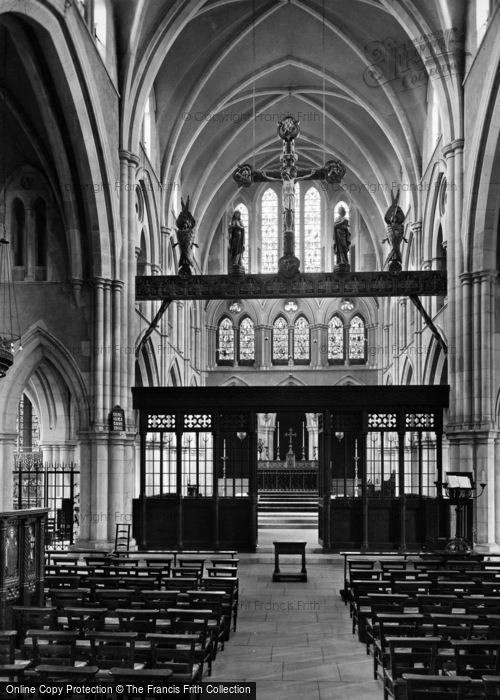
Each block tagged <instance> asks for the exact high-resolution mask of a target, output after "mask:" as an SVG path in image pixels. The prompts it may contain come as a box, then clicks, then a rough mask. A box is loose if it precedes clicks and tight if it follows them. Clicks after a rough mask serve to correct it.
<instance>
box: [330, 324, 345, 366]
mask: <svg viewBox="0 0 500 700" xmlns="http://www.w3.org/2000/svg"><path fill="white" fill-rule="evenodd" d="M344 360H345V349H344V324H343V322H342V319H341V318H340V316H337V315H335V316H332V318H331V320H330V323H329V324H328V362H330V363H332V364H333V363H335V362H344Z"/></svg>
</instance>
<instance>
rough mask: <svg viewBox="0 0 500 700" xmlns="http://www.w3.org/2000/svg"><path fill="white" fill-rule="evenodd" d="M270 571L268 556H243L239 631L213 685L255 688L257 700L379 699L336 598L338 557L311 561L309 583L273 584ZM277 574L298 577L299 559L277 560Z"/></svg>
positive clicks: (216, 669) (366, 658)
mask: <svg viewBox="0 0 500 700" xmlns="http://www.w3.org/2000/svg"><path fill="white" fill-rule="evenodd" d="M274 539H280V538H279V537H277V532H274ZM296 539H304V538H303V537H297V536H296ZM266 549H267V548H266ZM308 551H309V548H308ZM273 567H274V560H273V555H272V554H271V553H270V552H268V553H263V552H260V553H257V554H248V555H245V554H240V565H239V576H240V607H239V615H238V629H237V631H236V633H234V634H233V635H232V636H231V640H230V642H229V643H228V645H227V646H226V649H225V650H224V652H223V653H222V654H221V655H220V656H218V658H217V660H216V662H215V664H214V669H213V675H212V678H211V680H219V681H256V682H257V698H258V700H268V699H269V700H271V698H272V699H273V700H281V698H283V700H285V698H287V699H290V700H293V699H295V698H300V699H301V700H333V699H335V700H337V699H340V698H341V699H342V700H375V699H376V700H382V686H381V684H380V682H378V681H375V680H373V675H372V674H373V666H372V663H373V662H372V657H371V656H367V655H366V652H365V648H364V646H362V645H361V644H360V643H359V642H358V640H357V637H355V636H353V635H352V633H351V621H350V619H349V613H348V609H347V608H346V607H345V606H344V604H343V602H342V601H341V599H340V596H339V590H340V589H341V588H342V585H343V562H342V560H341V558H340V557H333V556H332V555H322V554H318V553H311V554H309V555H308V558H307V571H308V581H307V583H298V582H287V583H282V582H280V583H272V581H271V577H272V572H273ZM280 568H281V571H282V572H286V571H290V572H293V571H298V570H299V568H300V558H299V557H280Z"/></svg>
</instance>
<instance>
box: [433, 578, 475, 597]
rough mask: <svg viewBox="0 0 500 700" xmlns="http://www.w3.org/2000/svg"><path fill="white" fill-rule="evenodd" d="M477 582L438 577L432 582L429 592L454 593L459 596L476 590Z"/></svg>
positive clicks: (436, 593) (437, 593)
mask: <svg viewBox="0 0 500 700" xmlns="http://www.w3.org/2000/svg"><path fill="white" fill-rule="evenodd" d="M477 588H478V584H477V583H476V582H475V581H465V580H458V579H448V580H444V579H439V580H438V581H435V582H434V583H433V584H432V589H431V592H432V593H433V594H434V595H456V596H458V597H459V598H460V597H462V598H463V597H465V596H468V595H471V594H473V593H475V592H476V590H477Z"/></svg>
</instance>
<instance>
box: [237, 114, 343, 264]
mask: <svg viewBox="0 0 500 700" xmlns="http://www.w3.org/2000/svg"><path fill="white" fill-rule="evenodd" d="M299 123H300V122H299V121H297V120H296V119H295V118H294V117H292V116H291V115H290V114H289V115H287V116H286V117H285V118H284V119H282V120H281V121H280V122H278V136H279V137H280V138H281V140H282V142H283V151H282V154H281V158H280V161H281V167H280V169H279V170H254V169H253V168H252V166H251V165H249V164H248V163H244V164H243V165H238V167H237V168H236V170H235V171H234V173H233V179H234V180H235V182H236V183H237V184H238V185H239V186H240V187H250V185H251V184H252V183H253V182H273V181H279V182H281V188H282V198H283V255H282V257H281V258H280V259H279V263H278V271H279V274H280V275H282V276H283V277H294V276H295V275H296V274H298V272H299V266H300V260H299V259H298V258H297V257H296V255H295V184H296V182H298V181H299V180H323V181H325V180H326V182H328V183H330V184H333V183H335V182H340V181H341V180H342V178H343V177H344V175H345V172H346V169H345V166H344V164H343V163H342V162H341V161H340V160H329V161H327V162H326V163H325V165H324V166H323V167H322V168H313V169H309V170H307V169H304V168H298V167H297V154H296V153H295V139H296V138H297V136H298V135H299V132H300V129H299Z"/></svg>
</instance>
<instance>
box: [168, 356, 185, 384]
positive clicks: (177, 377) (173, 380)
mask: <svg viewBox="0 0 500 700" xmlns="http://www.w3.org/2000/svg"><path fill="white" fill-rule="evenodd" d="M182 385H183V382H182V374H181V371H180V369H179V363H178V362H177V359H175V360H174V361H173V362H172V364H171V365H170V369H169V371H168V377H167V386H182Z"/></svg>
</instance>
